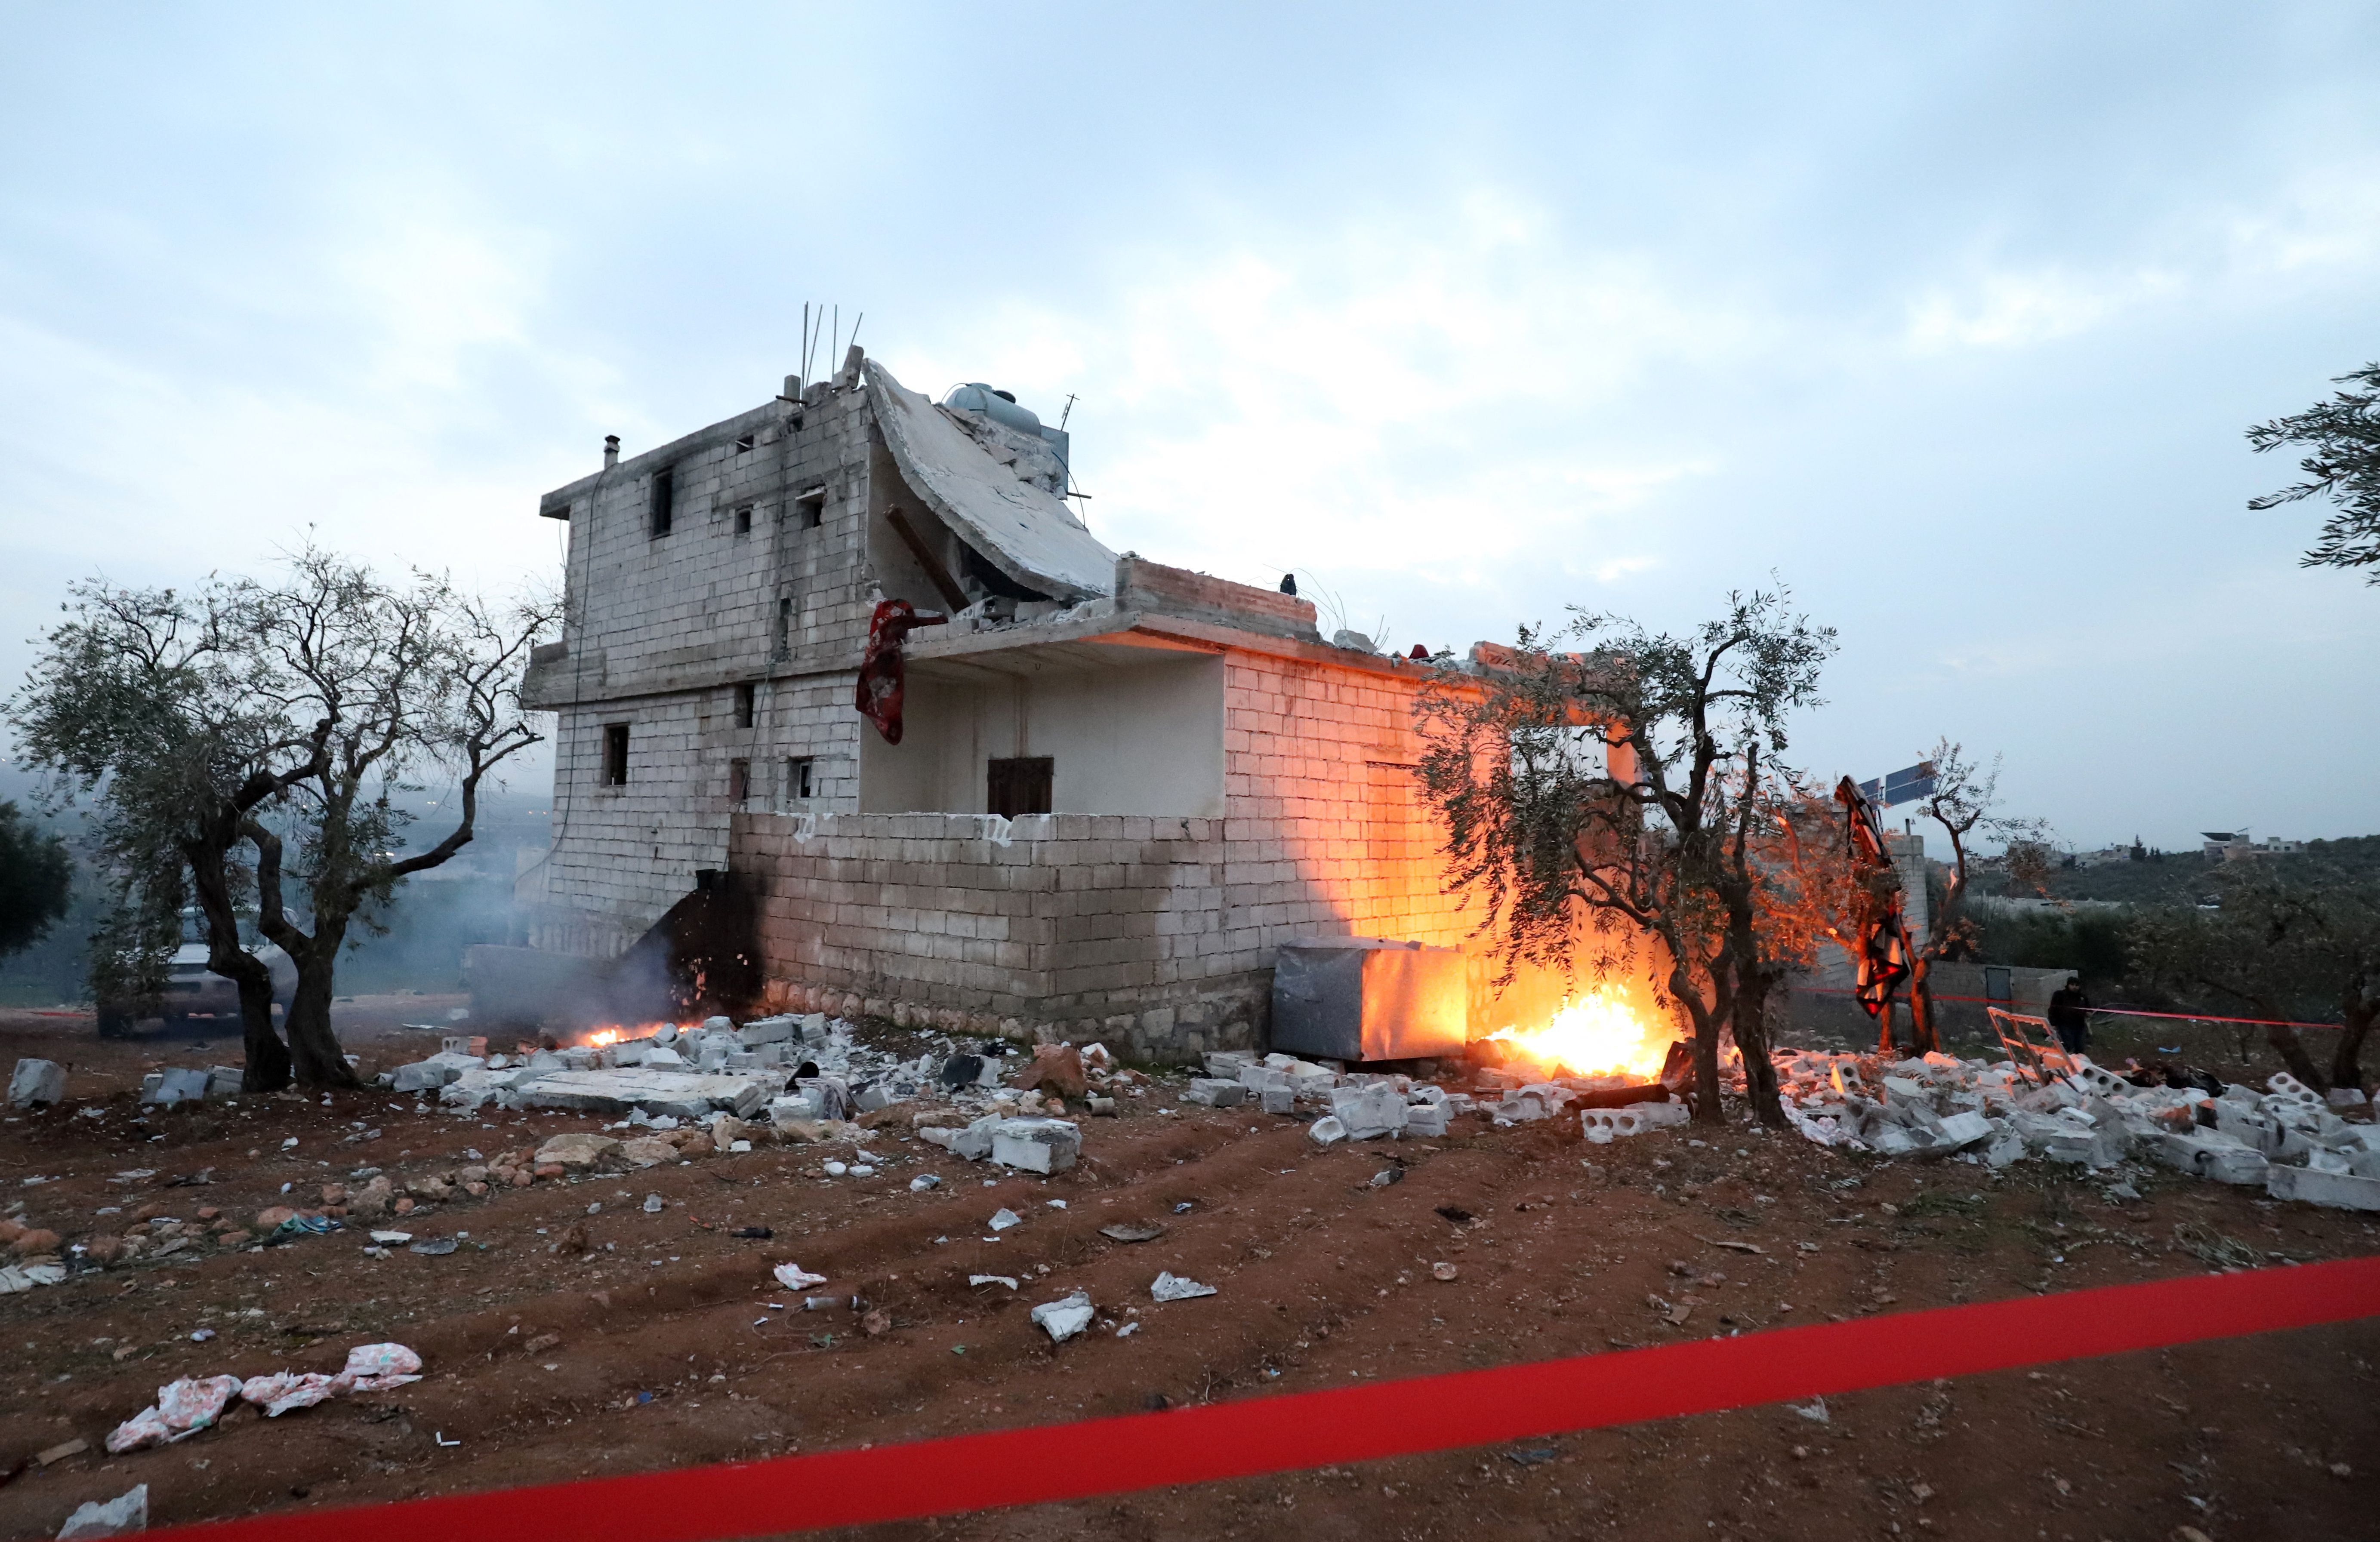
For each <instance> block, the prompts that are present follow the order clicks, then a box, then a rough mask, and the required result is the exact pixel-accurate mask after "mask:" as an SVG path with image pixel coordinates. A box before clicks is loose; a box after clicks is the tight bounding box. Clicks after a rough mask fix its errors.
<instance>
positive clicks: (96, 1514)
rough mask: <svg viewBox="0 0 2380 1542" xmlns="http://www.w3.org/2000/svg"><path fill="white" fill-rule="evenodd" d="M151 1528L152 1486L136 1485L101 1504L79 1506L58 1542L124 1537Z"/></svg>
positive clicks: (62, 1529) (70, 1516) (60, 1534)
mask: <svg viewBox="0 0 2380 1542" xmlns="http://www.w3.org/2000/svg"><path fill="white" fill-rule="evenodd" d="M148 1529H149V1486H148V1485H147V1484H145V1483H136V1484H134V1485H133V1486H132V1487H131V1488H130V1489H129V1490H128V1491H127V1492H125V1493H122V1494H118V1495H117V1496H116V1497H115V1498H114V1499H112V1500H108V1501H107V1502H106V1503H105V1504H102V1503H101V1502H100V1501H98V1500H86V1501H84V1502H83V1503H82V1504H81V1505H79V1506H78V1507H77V1508H76V1510H75V1512H74V1513H73V1514H71V1515H69V1516H67V1524H65V1525H64V1526H62V1527H60V1528H59V1531H58V1542H73V1539H75V1538H79V1537H91V1536H123V1535H124V1534H125V1533H127V1532H134V1531H147V1530H148Z"/></svg>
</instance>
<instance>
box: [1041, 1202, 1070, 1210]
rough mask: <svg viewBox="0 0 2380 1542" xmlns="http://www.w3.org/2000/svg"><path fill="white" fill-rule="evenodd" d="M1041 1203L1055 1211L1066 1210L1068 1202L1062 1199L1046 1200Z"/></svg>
mask: <svg viewBox="0 0 2380 1542" xmlns="http://www.w3.org/2000/svg"><path fill="white" fill-rule="evenodd" d="M1041 1203H1042V1204H1044V1205H1047V1206H1048V1207H1050V1208H1051V1209H1053V1210H1062V1209H1064V1208H1066V1202H1065V1201H1064V1200H1062V1199H1044V1200H1043V1201H1041Z"/></svg>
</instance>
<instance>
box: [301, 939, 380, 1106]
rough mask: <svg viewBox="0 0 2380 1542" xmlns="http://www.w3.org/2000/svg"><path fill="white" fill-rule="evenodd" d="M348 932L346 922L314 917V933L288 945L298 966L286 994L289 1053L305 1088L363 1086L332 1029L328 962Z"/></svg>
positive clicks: (329, 966)
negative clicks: (294, 984) (294, 945)
mask: <svg viewBox="0 0 2380 1542" xmlns="http://www.w3.org/2000/svg"><path fill="white" fill-rule="evenodd" d="M346 931H347V929H346V923H345V922H344V921H337V920H328V919H323V920H318V921H316V923H315V925H314V935H313V936H312V937H311V938H310V939H307V940H306V941H304V943H303V944H302V946H301V947H297V948H290V949H289V950H288V951H289V956H290V957H291V958H292V959H294V960H296V961H297V990H295V991H294V992H292V993H291V995H290V998H289V1020H288V1023H287V1025H286V1026H287V1028H288V1031H289V1053H290V1057H291V1059H292V1060H293V1061H294V1062H296V1066H297V1085H298V1086H299V1087H305V1088H306V1089H307V1090H309V1091H315V1090H320V1089H322V1088H325V1087H346V1088H354V1087H362V1086H363V1082H362V1080H361V1079H360V1078H359V1077H358V1076H357V1075H356V1071H355V1067H353V1066H351V1065H349V1064H348V1063H347V1057H346V1054H345V1053H344V1052H343V1051H342V1050H340V1049H339V1038H338V1035H336V1034H335V1033H334V1032H332V1031H331V994H332V990H333V980H332V965H334V963H336V962H337V959H338V956H339V944H340V943H341V942H343V941H346ZM284 946H285V947H286V946H287V944H284Z"/></svg>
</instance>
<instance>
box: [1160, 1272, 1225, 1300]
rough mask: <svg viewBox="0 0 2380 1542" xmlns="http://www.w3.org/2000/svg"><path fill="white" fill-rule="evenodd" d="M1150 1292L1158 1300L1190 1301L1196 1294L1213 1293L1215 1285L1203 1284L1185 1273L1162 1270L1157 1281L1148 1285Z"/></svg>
mask: <svg viewBox="0 0 2380 1542" xmlns="http://www.w3.org/2000/svg"><path fill="white" fill-rule="evenodd" d="M1148 1293H1149V1296H1150V1298H1151V1299H1153V1300H1157V1301H1188V1300H1191V1299H1192V1298H1194V1297H1196V1296H1202V1295H1213V1294H1214V1293H1215V1287H1214V1286H1212V1285H1201V1284H1200V1283H1198V1281H1196V1280H1192V1279H1190V1278H1188V1277H1187V1276H1184V1275H1179V1274H1173V1273H1170V1272H1163V1271H1160V1273H1159V1274H1158V1276H1157V1282H1156V1283H1155V1284H1153V1285H1151V1286H1149V1287H1148Z"/></svg>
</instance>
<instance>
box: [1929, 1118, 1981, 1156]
mask: <svg viewBox="0 0 2380 1542" xmlns="http://www.w3.org/2000/svg"><path fill="white" fill-rule="evenodd" d="M1933 1134H1934V1142H1935V1145H1936V1146H1937V1147H1939V1148H1940V1149H1942V1150H1944V1151H1957V1150H1961V1149H1963V1148H1964V1147H1970V1146H1973V1145H1974V1144H1975V1143H1976V1142H1977V1141H1981V1140H1988V1139H1990V1138H1991V1135H1992V1123H1991V1121H1990V1120H1988V1119H1985V1117H1984V1116H1983V1115H1982V1114H1981V1113H1978V1112H1976V1111H1973V1110H1970V1111H1967V1112H1965V1113H1954V1114H1952V1115H1950V1117H1949V1118H1948V1119H1945V1120H1943V1121H1941V1122H1940V1124H1939V1125H1938V1127H1937V1128H1936V1129H1935V1131H1934V1132H1933Z"/></svg>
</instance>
